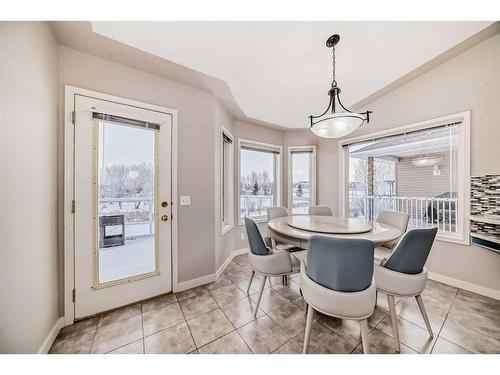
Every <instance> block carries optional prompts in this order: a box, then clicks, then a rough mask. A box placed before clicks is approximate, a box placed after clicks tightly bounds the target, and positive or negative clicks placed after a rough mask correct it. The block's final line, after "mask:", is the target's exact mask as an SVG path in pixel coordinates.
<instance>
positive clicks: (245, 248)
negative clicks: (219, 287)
mask: <svg viewBox="0 0 500 375" xmlns="http://www.w3.org/2000/svg"><path fill="white" fill-rule="evenodd" d="M247 251H248V247H244V248H242V249H238V250H234V251H233V252H232V253H231V254H229V256H228V257H227V258H226V260H225V261H224V263H222V265H221V266H220V267H219V269H218V270H217V272H215V276H216V277H215V279H216V280H217V279H218V278H219V276H220V275H222V272H224V271H225V270H226V267H227V266H228V265H229V263H231V262H232V261H233V259H234V257H236V256H238V255H241V254H245V253H246V252H247Z"/></svg>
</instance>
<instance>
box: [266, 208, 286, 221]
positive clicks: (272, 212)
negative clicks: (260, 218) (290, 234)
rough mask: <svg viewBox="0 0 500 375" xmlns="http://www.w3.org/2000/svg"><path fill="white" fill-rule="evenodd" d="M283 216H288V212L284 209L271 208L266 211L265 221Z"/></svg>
mask: <svg viewBox="0 0 500 375" xmlns="http://www.w3.org/2000/svg"><path fill="white" fill-rule="evenodd" d="M285 216H288V210H287V209H286V208H285V207H271V208H268V209H267V220H273V219H277V218H279V217H285Z"/></svg>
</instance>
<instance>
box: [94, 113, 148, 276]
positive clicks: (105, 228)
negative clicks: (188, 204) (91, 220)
mask: <svg viewBox="0 0 500 375" xmlns="http://www.w3.org/2000/svg"><path fill="white" fill-rule="evenodd" d="M98 129H99V135H98V137H99V142H98V145H99V148H98V158H97V163H98V171H97V172H98V173H97V176H98V184H97V196H98V200H97V203H98V204H97V213H98V220H97V223H96V224H97V236H98V238H97V244H98V257H99V258H98V262H97V264H98V270H97V272H98V277H99V284H103V283H106V282H111V281H115V280H121V279H127V278H130V277H134V276H139V275H143V274H147V273H151V272H154V271H155V270H156V244H155V138H156V137H155V136H156V134H155V131H154V130H149V129H141V128H136V127H131V126H125V125H119V124H115V123H106V122H102V121H101V122H99V127H98Z"/></svg>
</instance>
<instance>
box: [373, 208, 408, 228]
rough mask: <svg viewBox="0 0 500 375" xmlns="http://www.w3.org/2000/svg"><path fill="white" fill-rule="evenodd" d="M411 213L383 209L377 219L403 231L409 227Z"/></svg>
mask: <svg viewBox="0 0 500 375" xmlns="http://www.w3.org/2000/svg"><path fill="white" fill-rule="evenodd" d="M409 219H410V215H408V214H407V213H404V212H397V211H382V212H380V213H379V214H378V216H377V219H376V221H377V222H379V223H382V224H387V225H390V226H392V227H396V228H398V229H399V230H400V231H401V232H402V233H404V232H406V229H407V228H408V220H409Z"/></svg>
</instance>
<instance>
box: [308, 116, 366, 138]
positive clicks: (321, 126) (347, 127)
mask: <svg viewBox="0 0 500 375" xmlns="http://www.w3.org/2000/svg"><path fill="white" fill-rule="evenodd" d="M364 121H365V119H364V118H363V116H361V115H360V114H358V113H333V114H331V115H328V118H326V119H324V120H321V121H319V122H318V123H316V124H314V125H313V126H311V131H312V132H313V133H314V134H316V135H317V136H319V137H323V138H341V137H343V136H346V135H347V134H350V133H352V132H353V131H355V130H356V129H357V128H359V127H360V126H361V124H363V122H364Z"/></svg>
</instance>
